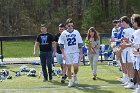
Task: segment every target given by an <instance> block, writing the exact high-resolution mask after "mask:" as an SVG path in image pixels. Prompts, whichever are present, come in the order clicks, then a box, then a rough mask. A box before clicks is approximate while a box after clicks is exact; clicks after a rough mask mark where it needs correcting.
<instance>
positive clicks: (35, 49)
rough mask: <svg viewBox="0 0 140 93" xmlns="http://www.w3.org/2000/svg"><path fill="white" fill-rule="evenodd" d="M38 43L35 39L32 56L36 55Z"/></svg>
mask: <svg viewBox="0 0 140 93" xmlns="http://www.w3.org/2000/svg"><path fill="white" fill-rule="evenodd" d="M39 44H40V43H39V42H37V41H36V42H35V45H34V53H33V55H34V56H36V51H37V49H38V47H39Z"/></svg>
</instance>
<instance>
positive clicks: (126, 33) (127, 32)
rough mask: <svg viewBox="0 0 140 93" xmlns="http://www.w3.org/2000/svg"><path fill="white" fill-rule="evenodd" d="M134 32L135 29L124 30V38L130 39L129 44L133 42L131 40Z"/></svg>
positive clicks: (128, 48)
mask: <svg viewBox="0 0 140 93" xmlns="http://www.w3.org/2000/svg"><path fill="white" fill-rule="evenodd" d="M134 31H135V30H134V29H133V28H126V29H124V30H123V37H124V38H128V39H129V43H130V42H131V38H132V35H133V33H134ZM125 50H130V47H127V48H125V49H124V50H123V51H125Z"/></svg>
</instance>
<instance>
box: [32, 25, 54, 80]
mask: <svg viewBox="0 0 140 93" xmlns="http://www.w3.org/2000/svg"><path fill="white" fill-rule="evenodd" d="M53 41H54V38H53V36H52V35H51V34H50V33H48V31H47V27H46V25H45V24H41V33H40V34H39V35H38V36H37V38H36V41H35V45H34V53H33V54H34V55H36V51H37V48H38V47H39V49H40V51H39V52H40V53H39V57H40V61H41V66H42V71H43V76H44V80H43V81H44V82H45V81H48V73H49V80H52V57H53V55H54V53H53V55H52V44H53V43H54V42H53ZM54 44H55V43H54ZM54 46H55V45H54ZM54 49H55V48H54ZM54 52H55V50H54ZM46 64H47V67H48V73H47V69H46Z"/></svg>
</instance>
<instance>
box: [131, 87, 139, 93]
mask: <svg viewBox="0 0 140 93" xmlns="http://www.w3.org/2000/svg"><path fill="white" fill-rule="evenodd" d="M132 93H140V89H139V88H136V89H135V90H134V92H132Z"/></svg>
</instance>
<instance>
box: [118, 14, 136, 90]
mask: <svg viewBox="0 0 140 93" xmlns="http://www.w3.org/2000/svg"><path fill="white" fill-rule="evenodd" d="M121 24H122V26H124V27H125V29H124V30H123V38H122V43H121V45H120V46H121V48H122V49H123V50H122V61H123V63H124V66H125V71H124V73H125V74H126V76H127V77H126V78H125V80H124V84H123V85H124V87H125V88H130V87H133V86H134V83H133V81H132V80H133V78H134V69H133V61H132V57H131V55H132V48H131V47H130V45H131V38H132V34H133V33H134V29H132V28H131V27H130V26H129V24H130V20H129V18H128V17H127V16H123V17H121Z"/></svg>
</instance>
